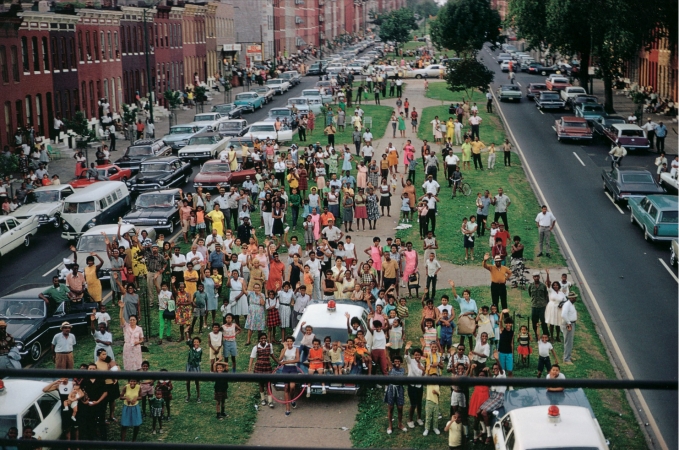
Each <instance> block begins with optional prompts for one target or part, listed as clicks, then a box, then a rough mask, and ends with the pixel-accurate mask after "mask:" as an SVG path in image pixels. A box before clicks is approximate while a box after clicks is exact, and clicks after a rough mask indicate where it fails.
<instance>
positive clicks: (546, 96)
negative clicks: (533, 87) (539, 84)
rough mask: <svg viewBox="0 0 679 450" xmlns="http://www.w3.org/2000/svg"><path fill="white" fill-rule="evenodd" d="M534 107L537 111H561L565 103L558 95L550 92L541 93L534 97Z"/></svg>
mask: <svg viewBox="0 0 679 450" xmlns="http://www.w3.org/2000/svg"><path fill="white" fill-rule="evenodd" d="M535 106H537V108H538V109H540V110H543V109H563V108H565V107H566V102H565V101H563V100H562V99H561V96H559V94H558V93H556V92H552V91H542V92H540V95H537V96H536V97H535Z"/></svg>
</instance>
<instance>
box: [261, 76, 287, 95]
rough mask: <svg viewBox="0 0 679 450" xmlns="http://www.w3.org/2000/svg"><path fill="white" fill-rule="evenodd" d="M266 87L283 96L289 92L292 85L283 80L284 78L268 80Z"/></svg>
mask: <svg viewBox="0 0 679 450" xmlns="http://www.w3.org/2000/svg"><path fill="white" fill-rule="evenodd" d="M266 85H267V86H269V87H270V88H271V89H273V90H274V91H276V94H282V93H284V92H288V90H289V89H290V83H288V82H287V81H285V80H283V79H282V78H273V79H271V80H266Z"/></svg>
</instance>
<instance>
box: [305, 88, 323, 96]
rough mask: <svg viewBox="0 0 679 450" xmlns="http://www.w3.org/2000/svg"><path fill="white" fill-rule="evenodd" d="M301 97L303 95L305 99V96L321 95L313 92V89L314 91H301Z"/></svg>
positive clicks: (315, 91) (318, 92)
mask: <svg viewBox="0 0 679 450" xmlns="http://www.w3.org/2000/svg"><path fill="white" fill-rule="evenodd" d="M302 95H304V96H305V97H306V96H309V97H318V96H319V95H321V92H320V91H317V90H315V89H314V90H307V91H302Z"/></svg>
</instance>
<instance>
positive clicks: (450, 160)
mask: <svg viewBox="0 0 679 450" xmlns="http://www.w3.org/2000/svg"><path fill="white" fill-rule="evenodd" d="M445 163H446V172H447V173H446V178H448V187H453V181H452V178H453V172H455V168H456V167H457V165H458V164H459V163H460V158H459V157H458V156H457V155H456V154H455V153H453V151H452V150H451V151H450V153H448V155H447V156H446V158H445Z"/></svg>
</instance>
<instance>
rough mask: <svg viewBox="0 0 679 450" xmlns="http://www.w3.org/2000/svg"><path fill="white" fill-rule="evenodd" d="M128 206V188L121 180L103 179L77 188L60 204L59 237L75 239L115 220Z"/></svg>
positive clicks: (128, 208) (123, 213)
mask: <svg viewBox="0 0 679 450" xmlns="http://www.w3.org/2000/svg"><path fill="white" fill-rule="evenodd" d="M129 210H130V191H129V189H128V188H127V185H126V184H125V183H122V182H120V181H102V182H101V183H95V184H92V185H90V186H87V187H85V188H83V189H79V190H77V191H76V192H75V193H74V194H73V195H71V196H69V197H68V198H67V199H66V201H64V206H63V207H62V208H61V230H62V231H61V237H62V238H63V239H66V240H69V241H71V240H77V239H78V238H79V237H80V236H81V235H82V234H83V233H86V232H87V231H89V230H91V229H92V228H94V227H96V226H97V225H99V224H104V223H117V222H118V218H119V217H122V216H124V215H125V213H127V211H129Z"/></svg>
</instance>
